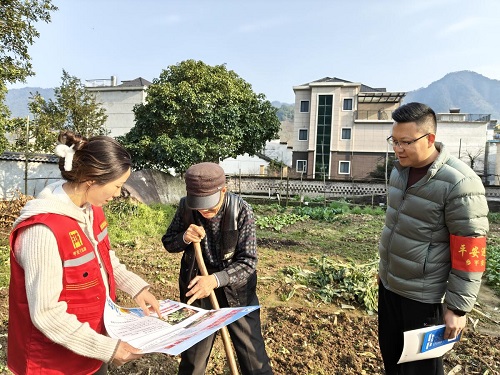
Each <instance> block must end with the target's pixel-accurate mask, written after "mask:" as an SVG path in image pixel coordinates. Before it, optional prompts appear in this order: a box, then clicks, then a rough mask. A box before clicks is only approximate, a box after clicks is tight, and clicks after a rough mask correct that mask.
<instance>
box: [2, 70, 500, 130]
mask: <svg viewBox="0 0 500 375" xmlns="http://www.w3.org/2000/svg"><path fill="white" fill-rule="evenodd" d="M36 91H38V92H39V93H40V94H41V95H42V96H43V97H44V98H45V99H53V98H54V90H53V89H51V88H48V89H44V88H40V87H24V88H21V89H11V90H9V91H8V93H7V98H6V104H7V106H8V107H9V108H10V110H11V112H12V116H14V117H25V116H27V115H28V114H29V111H28V102H29V98H30V96H31V93H35V92H36ZM413 101H418V102H422V103H425V104H427V105H429V106H431V107H432V108H433V109H434V110H435V111H436V112H437V113H445V112H448V111H449V110H450V108H460V111H461V112H463V113H472V114H491V117H492V118H493V119H500V81H499V80H495V79H490V78H488V77H485V76H483V75H481V74H479V73H475V72H472V71H468V70H464V71H459V72H453V73H448V74H447V75H445V76H444V77H443V78H441V79H440V80H438V81H435V82H433V83H431V84H430V85H429V86H427V87H423V88H419V89H417V90H413V91H409V92H408V93H407V94H406V97H405V98H404V103H409V102H413ZM272 105H273V106H274V107H276V108H278V117H279V118H280V120H281V121H283V120H286V119H289V120H291V119H293V108H294V105H293V104H287V103H282V102H279V101H272Z"/></svg>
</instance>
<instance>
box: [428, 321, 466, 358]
mask: <svg viewBox="0 0 500 375" xmlns="http://www.w3.org/2000/svg"><path fill="white" fill-rule="evenodd" d="M445 328H446V327H445V326H444V325H441V326H436V329H433V330H432V331H429V332H426V333H425V335H424V341H423V342H422V348H421V352H422V353H424V352H426V351H428V350H432V349H435V348H438V347H440V346H443V345H446V344H451V343H453V342H456V341H459V340H460V337H461V336H462V332H460V333H459V334H458V335H457V336H456V337H455V338H454V339H450V340H445V339H444V330H445Z"/></svg>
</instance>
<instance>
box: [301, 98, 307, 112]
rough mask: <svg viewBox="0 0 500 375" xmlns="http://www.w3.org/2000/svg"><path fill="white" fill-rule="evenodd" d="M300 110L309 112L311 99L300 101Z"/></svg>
mask: <svg viewBox="0 0 500 375" xmlns="http://www.w3.org/2000/svg"><path fill="white" fill-rule="evenodd" d="M300 112H309V100H301V101H300Z"/></svg>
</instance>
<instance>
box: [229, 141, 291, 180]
mask: <svg viewBox="0 0 500 375" xmlns="http://www.w3.org/2000/svg"><path fill="white" fill-rule="evenodd" d="M273 161H274V162H276V163H277V164H278V165H280V167H279V168H278V169H276V168H274V169H273V168H272V167H270V164H271V163H272V162H273ZM219 164H220V166H221V167H222V168H223V169H224V171H225V172H226V174H228V175H252V176H255V175H261V176H270V175H271V176H272V175H276V176H286V175H287V174H288V170H289V168H290V167H291V166H292V150H291V147H290V146H288V145H287V143H286V142H280V141H279V140H274V141H270V142H267V143H266V146H265V149H264V150H262V152H261V153H257V154H256V155H255V156H250V155H248V154H244V155H239V156H237V157H236V158H227V159H224V160H222V161H221V162H220V163H219Z"/></svg>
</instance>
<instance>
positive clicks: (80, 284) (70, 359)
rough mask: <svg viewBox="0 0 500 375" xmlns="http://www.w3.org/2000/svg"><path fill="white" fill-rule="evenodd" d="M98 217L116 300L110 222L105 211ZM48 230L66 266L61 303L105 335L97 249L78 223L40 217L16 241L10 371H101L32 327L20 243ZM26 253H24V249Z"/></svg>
mask: <svg viewBox="0 0 500 375" xmlns="http://www.w3.org/2000/svg"><path fill="white" fill-rule="evenodd" d="M92 208H93V211H94V224H93V232H94V237H95V239H96V240H97V241H98V251H99V254H100V256H101V260H102V263H103V266H104V267H105V269H106V271H107V273H108V280H109V294H110V297H111V298H112V299H113V300H114V299H115V279H114V275H113V268H112V265H111V259H110V257H109V249H110V245H109V238H108V234H107V233H108V232H107V222H106V218H105V216H104V212H103V210H102V208H100V207H94V206H93V207H92ZM33 224H43V225H46V226H47V227H49V228H50V230H51V231H52V233H54V236H55V237H56V240H57V245H58V248H59V254H60V256H61V262H62V265H63V290H62V292H61V295H60V297H59V301H65V302H66V303H67V305H68V310H67V312H68V314H74V315H76V317H77V319H78V320H79V321H80V322H82V323H83V322H87V323H88V324H89V325H90V327H92V329H94V330H95V331H96V332H99V333H104V332H105V329H104V319H103V315H104V306H105V303H106V288H105V285H104V281H103V278H102V275H101V271H100V269H99V262H98V259H97V256H96V254H95V252H94V248H93V245H92V243H91V242H90V241H89V239H88V238H87V237H86V235H85V234H84V232H83V231H82V229H81V228H80V225H78V222H77V221H76V220H74V219H72V218H70V217H68V216H63V215H56V214H40V215H36V216H33V217H30V218H29V219H27V220H25V221H23V222H22V223H20V224H19V225H18V226H17V227H16V228H15V230H14V231H13V232H12V233H11V235H10V269H11V276H10V286H9V327H8V330H9V331H8V347H7V365H8V366H9V369H10V370H11V371H12V372H14V373H15V374H18V375H21V374H44V375H46V374H47V375H56V374H57V375H62V374H71V375H80V374H81V375H86V374H92V373H94V372H95V371H97V370H98V369H99V367H100V366H101V365H102V362H101V361H99V360H97V359H91V358H87V357H83V356H81V355H78V354H76V353H74V352H72V351H70V350H68V349H66V348H65V347H63V346H62V345H59V344H56V343H54V342H52V341H50V340H49V339H48V338H47V337H46V336H45V335H44V334H43V333H42V332H40V331H39V330H38V329H37V328H36V327H35V326H34V325H33V323H32V322H31V318H30V315H29V308H28V301H27V298H26V288H25V281H24V270H23V269H22V268H21V266H20V265H19V264H18V263H17V261H16V258H15V254H14V243H15V240H16V237H17V235H18V233H19V231H20V230H21V228H24V227H27V226H28V225H33ZM20 251H22V249H20Z"/></svg>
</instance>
